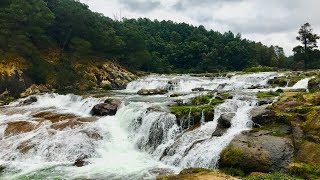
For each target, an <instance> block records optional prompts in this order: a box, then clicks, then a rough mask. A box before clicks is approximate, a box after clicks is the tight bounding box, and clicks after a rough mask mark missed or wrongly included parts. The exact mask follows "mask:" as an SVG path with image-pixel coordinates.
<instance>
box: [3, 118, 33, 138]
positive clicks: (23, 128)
mask: <svg viewBox="0 0 320 180" xmlns="http://www.w3.org/2000/svg"><path fill="white" fill-rule="evenodd" d="M35 128H36V123H33V122H28V121H16V122H9V123H8V125H7V128H6V129H5V131H4V135H5V136H12V135H17V134H22V133H27V132H30V131H32V130H34V129H35Z"/></svg>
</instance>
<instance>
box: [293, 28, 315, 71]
mask: <svg viewBox="0 0 320 180" xmlns="http://www.w3.org/2000/svg"><path fill="white" fill-rule="evenodd" d="M312 31H313V29H312V28H311V25H310V24H309V23H305V24H304V25H302V26H301V28H300V29H299V35H298V36H297V40H298V41H300V42H301V43H302V45H303V52H304V54H305V59H304V60H303V64H304V67H306V65H307V63H308V61H309V52H310V51H312V50H313V49H314V48H316V47H318V46H317V40H318V39H319V38H320V37H319V36H318V35H317V34H314V33H313V32H312Z"/></svg>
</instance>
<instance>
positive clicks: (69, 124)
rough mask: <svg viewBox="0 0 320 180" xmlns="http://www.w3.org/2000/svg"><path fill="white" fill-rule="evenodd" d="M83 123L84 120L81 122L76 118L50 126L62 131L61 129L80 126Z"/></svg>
mask: <svg viewBox="0 0 320 180" xmlns="http://www.w3.org/2000/svg"><path fill="white" fill-rule="evenodd" d="M82 124H83V123H82V122H79V121H76V120H68V121H62V122H58V123H54V124H52V125H51V126H50V127H51V128H52V129H55V130H60V131H61V130H64V129H67V128H71V129H73V128H75V127H77V126H80V125H82Z"/></svg>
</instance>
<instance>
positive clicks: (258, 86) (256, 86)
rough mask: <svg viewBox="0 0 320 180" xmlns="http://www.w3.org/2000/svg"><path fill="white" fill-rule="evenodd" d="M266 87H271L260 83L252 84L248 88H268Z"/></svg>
mask: <svg viewBox="0 0 320 180" xmlns="http://www.w3.org/2000/svg"><path fill="white" fill-rule="evenodd" d="M266 88H269V86H263V85H260V84H258V85H252V86H250V87H249V88H248V89H266Z"/></svg>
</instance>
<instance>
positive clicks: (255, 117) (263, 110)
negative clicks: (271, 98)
mask: <svg viewBox="0 0 320 180" xmlns="http://www.w3.org/2000/svg"><path fill="white" fill-rule="evenodd" d="M267 106H268V105H263V106H259V107H255V108H253V109H252V110H251V111H250V114H251V116H252V121H253V122H254V123H255V124H260V125H261V124H266V123H268V122H271V121H272V120H273V119H274V116H275V112H274V111H272V110H269V109H267Z"/></svg>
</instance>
